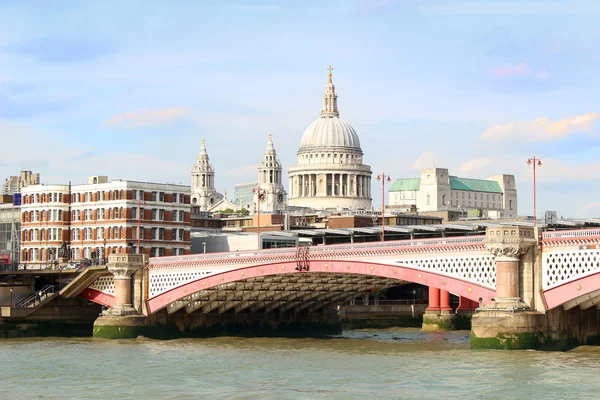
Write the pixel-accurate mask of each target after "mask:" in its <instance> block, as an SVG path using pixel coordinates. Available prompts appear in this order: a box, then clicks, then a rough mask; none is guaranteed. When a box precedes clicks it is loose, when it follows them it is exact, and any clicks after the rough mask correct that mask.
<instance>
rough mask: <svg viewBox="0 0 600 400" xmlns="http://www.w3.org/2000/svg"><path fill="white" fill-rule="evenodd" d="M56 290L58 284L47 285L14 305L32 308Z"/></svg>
mask: <svg viewBox="0 0 600 400" xmlns="http://www.w3.org/2000/svg"><path fill="white" fill-rule="evenodd" d="M57 291H58V285H47V286H44V287H43V288H42V290H40V291H36V292H35V293H34V294H32V295H31V296H29V297H27V298H26V299H24V300H21V301H20V302H18V303H17V305H16V306H15V307H21V308H33V307H36V306H37V305H39V304H40V303H42V302H44V301H45V300H46V299H48V297H50V296H52V295H53V294H54V293H56V292H57Z"/></svg>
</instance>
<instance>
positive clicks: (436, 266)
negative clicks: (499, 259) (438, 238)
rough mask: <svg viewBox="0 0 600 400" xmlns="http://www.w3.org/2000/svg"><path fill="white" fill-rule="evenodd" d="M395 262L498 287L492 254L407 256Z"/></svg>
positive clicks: (490, 287)
mask: <svg viewBox="0 0 600 400" xmlns="http://www.w3.org/2000/svg"><path fill="white" fill-rule="evenodd" d="M395 263H396V264H401V265H406V266H410V267H413V268H417V269H421V270H423V271H428V272H434V273H438V274H442V275H446V276H450V277H454V278H458V279H461V280H464V281H468V282H473V283H475V284H477V285H481V286H484V287H487V288H489V289H494V290H495V289H496V262H495V261H494V256H492V255H491V254H486V255H473V256H471V255H456V256H446V257H426V258H405V259H399V260H397V261H395Z"/></svg>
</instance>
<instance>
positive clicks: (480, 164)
mask: <svg viewBox="0 0 600 400" xmlns="http://www.w3.org/2000/svg"><path fill="white" fill-rule="evenodd" d="M491 164H492V160H490V159H489V158H475V159H472V160H468V161H465V162H463V163H462V164H461V165H460V167H458V170H459V171H460V172H461V173H465V174H468V173H476V172H477V173H478V172H480V171H481V170H482V169H483V168H484V167H487V166H489V165H491Z"/></svg>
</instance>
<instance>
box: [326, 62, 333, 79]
mask: <svg viewBox="0 0 600 400" xmlns="http://www.w3.org/2000/svg"><path fill="white" fill-rule="evenodd" d="M327 70H328V71H329V82H331V71H333V68H332V67H331V65H330V66H329V67H328V68H327Z"/></svg>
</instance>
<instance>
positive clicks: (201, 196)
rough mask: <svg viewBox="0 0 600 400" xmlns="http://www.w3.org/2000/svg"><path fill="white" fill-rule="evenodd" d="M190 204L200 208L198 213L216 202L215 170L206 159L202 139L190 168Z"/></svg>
mask: <svg viewBox="0 0 600 400" xmlns="http://www.w3.org/2000/svg"><path fill="white" fill-rule="evenodd" d="M191 202H192V205H197V206H200V211H206V210H208V209H209V208H210V207H211V206H212V205H213V204H215V203H216V202H217V191H216V190H215V170H214V169H213V166H212V165H211V164H210V160H209V159H208V153H207V152H206V145H205V143H204V139H202V147H200V152H199V153H198V159H197V160H196V163H195V164H194V166H193V167H192V195H191Z"/></svg>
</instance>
